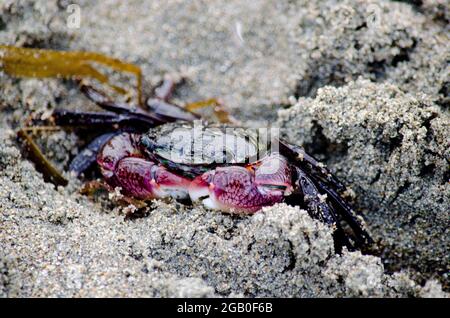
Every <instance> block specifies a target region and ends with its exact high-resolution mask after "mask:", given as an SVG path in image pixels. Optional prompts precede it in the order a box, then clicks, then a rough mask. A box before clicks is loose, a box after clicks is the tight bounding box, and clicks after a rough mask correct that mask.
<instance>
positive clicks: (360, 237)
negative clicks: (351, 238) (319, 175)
mask: <svg viewBox="0 0 450 318" xmlns="http://www.w3.org/2000/svg"><path fill="white" fill-rule="evenodd" d="M317 183H318V184H319V186H320V188H321V189H322V190H323V191H325V192H326V193H327V194H328V195H329V196H330V199H331V201H332V202H334V203H335V204H336V209H337V210H338V211H339V212H340V213H339V215H340V216H341V217H342V219H343V220H344V221H345V222H347V223H348V225H349V226H350V227H351V229H352V230H353V232H354V233H355V236H356V237H355V239H356V240H357V244H359V245H363V244H372V243H373V239H372V238H371V237H370V235H369V233H367V231H366V230H364V227H363V226H362V225H361V223H360V222H359V221H358V219H357V217H356V214H355V212H354V211H353V209H352V208H351V207H350V206H349V205H348V203H347V202H345V200H344V199H343V198H342V197H341V196H340V195H339V194H338V193H337V192H336V191H335V190H334V189H331V188H330V187H329V186H327V185H325V184H324V183H323V182H321V181H318V180H317Z"/></svg>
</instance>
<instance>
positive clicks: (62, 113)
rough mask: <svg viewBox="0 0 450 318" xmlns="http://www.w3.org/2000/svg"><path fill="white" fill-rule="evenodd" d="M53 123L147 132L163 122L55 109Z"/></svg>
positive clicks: (143, 118)
mask: <svg viewBox="0 0 450 318" xmlns="http://www.w3.org/2000/svg"><path fill="white" fill-rule="evenodd" d="M52 118H53V121H54V123H55V124H56V125H59V126H88V127H92V126H96V127H100V128H102V127H104V128H107V127H110V126H112V125H116V124H117V125H119V126H121V127H132V128H134V129H135V130H142V131H146V130H147V129H149V128H150V127H155V126H158V125H161V124H162V122H161V121H159V120H158V121H156V120H153V119H151V118H149V117H141V116H136V115H131V114H130V115H117V114H114V113H111V112H79V111H70V110H64V109H55V110H54V111H53V115H52Z"/></svg>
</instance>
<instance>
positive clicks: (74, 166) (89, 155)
mask: <svg viewBox="0 0 450 318" xmlns="http://www.w3.org/2000/svg"><path fill="white" fill-rule="evenodd" d="M116 134H117V133H106V134H103V135H100V136H98V137H97V138H95V139H94V140H93V141H91V142H90V143H89V145H88V146H87V147H86V148H84V149H83V150H82V151H81V152H80V153H79V154H78V155H76V157H75V158H73V160H72V161H71V163H70V165H69V171H70V172H72V173H74V174H75V175H76V176H77V177H78V176H80V175H81V174H82V173H83V172H84V171H86V170H87V169H88V168H89V167H90V166H92V165H93V164H94V163H95V162H96V161H97V154H98V152H99V151H100V149H101V148H102V147H103V145H104V144H105V143H106V142H108V140H110V139H111V138H112V137H113V136H114V135H116Z"/></svg>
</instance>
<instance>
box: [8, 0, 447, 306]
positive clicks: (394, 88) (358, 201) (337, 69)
mask: <svg viewBox="0 0 450 318" xmlns="http://www.w3.org/2000/svg"><path fill="white" fill-rule="evenodd" d="M72 2H75V3H78V4H79V6H80V8H81V20H80V28H69V27H68V24H67V19H68V16H69V13H68V12H66V8H67V5H68V4H69V1H8V0H7V1H2V2H1V3H0V43H2V44H14V45H18V46H28V47H41V48H53V49H64V50H89V51H97V52H102V53H105V54H108V55H111V56H114V57H118V58H121V59H124V60H127V61H129V62H133V63H136V64H138V65H140V66H141V67H142V69H143V72H144V76H145V78H146V83H145V93H146V94H149V93H150V91H151V87H152V86H153V85H155V84H156V83H157V82H158V81H160V80H161V78H163V77H164V76H172V77H179V76H184V77H186V79H187V80H186V83H185V84H184V85H183V86H182V87H180V89H179V90H178V91H177V93H176V95H175V96H174V98H175V101H178V102H180V103H182V102H189V101H195V100H199V99H204V98H209V97H212V96H215V97H220V98H221V99H222V100H223V101H224V102H225V104H226V106H227V107H228V109H230V111H231V112H232V113H233V115H234V116H235V117H236V118H237V119H239V120H240V121H241V122H242V124H243V125H245V126H266V125H274V126H278V127H281V128H282V131H283V134H284V135H285V136H286V137H287V138H288V139H290V140H291V141H294V142H296V143H298V144H300V145H303V146H305V147H306V148H307V150H308V151H310V152H311V153H313V154H314V155H316V156H317V157H319V158H320V159H321V160H323V161H324V162H325V163H326V164H327V165H328V166H329V167H330V168H331V169H332V170H333V171H335V172H336V174H337V175H338V176H339V177H340V178H341V179H342V180H343V181H345V183H346V184H348V185H349V186H350V188H351V189H352V190H353V192H354V198H353V201H354V205H355V207H356V208H357V209H358V211H360V212H361V214H362V216H363V217H364V219H365V220H366V224H367V227H368V229H369V230H370V232H371V233H372V235H373V236H374V238H375V239H376V241H377V243H378V244H379V246H380V254H379V255H362V254H361V253H360V252H348V251H344V253H343V254H342V255H337V254H335V252H334V249H333V241H332V237H331V230H330V229H329V228H327V227H326V226H324V225H323V224H321V223H320V222H318V221H315V220H313V219H311V218H310V217H309V216H308V215H307V213H306V212H305V211H303V210H302V209H301V208H299V207H295V208H294V207H289V206H286V205H284V204H280V205H276V206H274V207H270V208H266V209H264V210H263V211H262V212H261V213H258V214H256V215H254V216H252V217H231V216H229V215H226V214H222V213H219V212H212V211H208V210H205V209H203V208H202V207H200V206H194V207H186V206H183V205H181V204H178V203H176V202H161V201H156V202H154V204H153V205H152V207H151V209H150V210H149V212H148V215H147V216H145V217H142V218H136V219H133V220H128V219H125V217H124V211H123V210H122V209H121V208H120V207H118V205H117V204H115V203H114V202H112V201H111V200H109V199H108V198H107V196H105V197H99V198H96V199H90V198H87V197H85V196H82V195H80V194H79V192H78V189H79V188H80V187H81V184H82V183H81V181H80V180H77V179H74V178H73V177H70V176H67V177H68V178H69V179H70V184H69V186H67V187H65V188H61V187H60V188H57V189H55V188H54V186H53V185H51V184H48V183H45V182H44V181H43V180H42V176H41V175H40V174H39V173H38V172H36V170H35V169H34V167H33V165H32V164H31V163H30V162H29V161H27V160H26V159H24V158H23V156H22V155H21V151H20V149H21V148H20V144H19V143H17V140H16V137H15V133H14V130H15V129H17V127H19V126H20V125H22V124H23V122H24V118H27V117H28V116H30V115H32V116H33V117H34V118H45V116H48V114H49V113H50V112H51V111H52V110H53V109H54V108H55V107H64V108H68V109H94V108H95V106H94V105H93V104H92V103H90V102H89V101H87V100H86V99H85V98H84V97H83V96H82V95H81V94H80V92H79V91H78V89H77V88H76V85H74V84H73V83H72V82H70V81H64V80H58V79H16V78H11V77H9V76H8V75H6V74H3V73H0V90H1V91H0V125H1V126H0V127H1V128H0V246H1V248H0V296H4V297H27V296H34V297H42V296H48V297H89V296H90V297H101V296H117V297H127V296H136V297H233V296H234V297H262V296H275V297H280V296H284V297H353V296H356V297H381V296H385V297H448V293H447V292H448V287H449V277H448V273H449V266H450V262H449V242H450V240H449V239H448V237H449V233H448V232H449V217H448V212H449V207H450V204H449V198H450V195H449V194H450V186H449V182H448V179H449V161H450V152H449V145H450V140H449V136H450V131H449V130H450V129H449V125H448V123H449V108H448V78H449V66H448V60H449V55H450V53H449V52H450V50H449V44H448V43H450V42H449V39H448V36H449V33H448V17H449V13H448V7H449V6H448V1H423V3H422V5H420V6H419V5H415V4H410V3H406V1H405V2H393V1H370V5H368V4H367V1H356V0H351V1H350V0H349V1H317V2H311V1H276V2H275V1H268V0H267V1H264V0H261V1H252V2H249V1H208V2H203V1H175V0H171V1H142V0H141V1H138V0H135V1H127V3H126V4H125V3H124V4H118V2H117V1H101V2H100V1H99V2H98V3H95V2H92V1H70V3H72ZM412 2H414V1H412ZM362 4H364V5H362ZM117 80H118V81H119V80H120V81H121V82H124V83H127V82H130V83H132V80H131V79H130V78H128V77H120V78H117ZM82 141H83V139H82V138H79V136H77V135H76V134H74V133H72V132H65V131H60V132H57V133H55V134H51V135H44V136H42V138H39V143H40V145H41V147H42V148H43V149H44V150H45V151H46V153H47V155H48V156H49V158H51V160H52V161H53V162H54V163H55V165H56V166H57V167H59V168H60V169H64V168H65V167H66V165H67V162H68V161H69V160H70V158H71V157H72V156H73V155H74V154H76V153H77V152H78V151H79V148H80V147H81V145H82ZM446 291H447V292H446Z"/></svg>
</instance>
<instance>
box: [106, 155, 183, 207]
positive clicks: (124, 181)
mask: <svg viewBox="0 0 450 318" xmlns="http://www.w3.org/2000/svg"><path fill="white" fill-rule="evenodd" d="M115 179H116V183H117V185H118V186H120V187H121V188H122V189H123V191H124V193H125V194H126V195H129V196H132V197H134V198H139V199H141V200H149V199H159V198H166V197H172V198H175V199H187V198H188V192H187V188H188V187H189V184H190V181H189V180H188V179H185V178H183V177H181V176H178V175H176V174H174V173H172V172H170V171H168V170H167V169H166V168H164V167H162V166H159V165H158V164H156V163H154V162H151V161H148V160H144V159H141V158H133V157H128V158H124V159H122V160H121V161H119V163H118V165H117V168H116V171H115Z"/></svg>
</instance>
